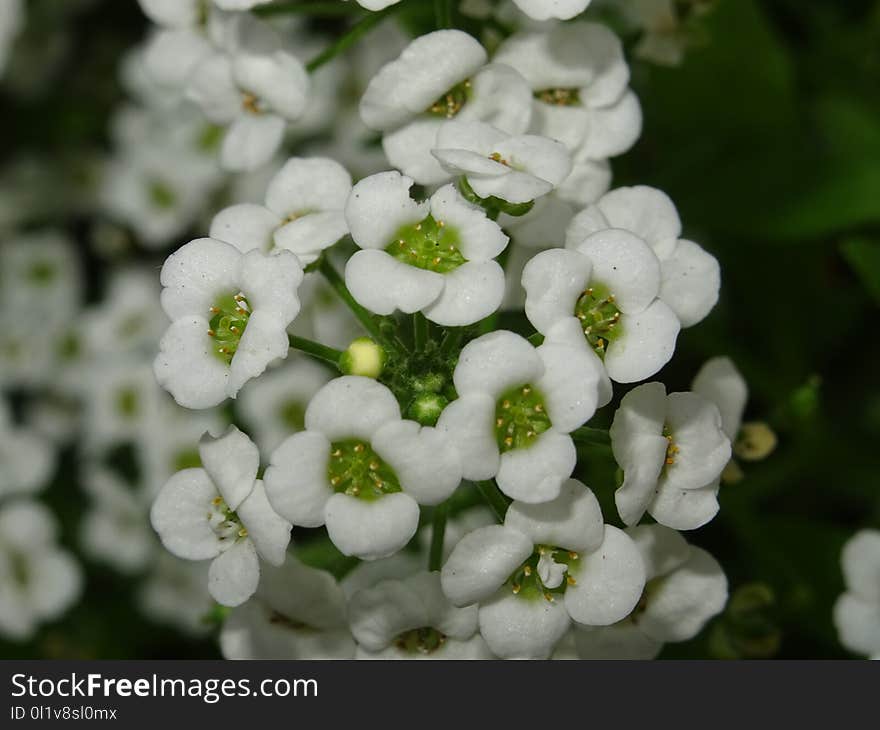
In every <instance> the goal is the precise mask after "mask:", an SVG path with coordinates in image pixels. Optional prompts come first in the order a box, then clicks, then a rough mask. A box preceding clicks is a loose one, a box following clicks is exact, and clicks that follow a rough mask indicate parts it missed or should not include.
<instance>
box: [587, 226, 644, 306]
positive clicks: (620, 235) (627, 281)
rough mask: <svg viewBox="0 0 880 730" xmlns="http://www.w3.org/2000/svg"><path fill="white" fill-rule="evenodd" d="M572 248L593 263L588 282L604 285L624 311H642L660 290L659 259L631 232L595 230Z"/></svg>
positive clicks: (617, 229) (616, 229)
mask: <svg viewBox="0 0 880 730" xmlns="http://www.w3.org/2000/svg"><path fill="white" fill-rule="evenodd" d="M575 250H577V251H579V252H580V253H582V254H583V255H584V256H586V257H587V258H588V259H590V261H591V263H592V264H593V269H592V273H591V274H590V280H591V282H598V283H600V284H604V285H605V286H607V287H608V288H609V289H610V290H611V293H612V294H613V295H614V299H615V304H617V306H618V307H619V308H620V311H621V312H624V313H625V314H630V313H636V312H641V311H643V310H644V309H645V307H647V306H648V305H649V304H651V302H653V301H654V299H655V298H656V297H657V294H658V293H659V292H660V261H659V260H658V259H657V257H656V256H655V255H654V252H653V251H652V250H651V249H650V247H649V246H648V244H646V243H645V242H644V241H642V240H641V239H640V238H637V237H636V236H634V235H633V234H632V233H629V232H627V231H624V230H622V229H619V228H614V229H608V230H604V231H599V232H598V233H594V234H592V235H590V236H588V237H587V238H586V239H585V240H584V241H583V243H580V244H578V246H577V248H576V249H575Z"/></svg>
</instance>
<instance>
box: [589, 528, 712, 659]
mask: <svg viewBox="0 0 880 730" xmlns="http://www.w3.org/2000/svg"><path fill="white" fill-rule="evenodd" d="M627 534H628V535H629V536H630V537H631V538H632V539H633V541H634V542H635V544H636V546H637V547H638V549H639V552H640V553H641V555H642V561H643V562H644V565H645V571H646V577H647V581H648V582H647V584H646V585H645V590H644V593H643V594H642V597H641V599H640V600H639V603H638V605H637V606H636V608H635V610H633V612H632V613H631V614H630V615H629V616H628V617H627V618H625V619H623V620H622V621H620V622H618V623H616V624H613V625H611V626H607V627H602V628H590V629H585V628H584V629H576V630H575V632H574V636H575V642H576V646H577V650H578V654H579V655H580V657H581V659H653V658H654V657H656V656H657V654H659V653H660V650H661V649H662V648H663V644H665V643H671V642H678V641H688V640H689V639H692V638H694V637H695V636H696V635H697V634H698V633H700V631H702V629H703V627H704V626H705V625H706V622H707V621H709V619H710V618H712V617H713V616H715V615H717V614H718V613H720V612H721V610H722V609H723V608H724V605H725V603H726V602H727V577H726V576H725V575H724V571H723V570H722V569H721V566H720V565H719V564H718V561H717V560H715V558H713V557H712V556H711V555H710V554H709V553H707V552H706V551H705V550H703V549H701V548H698V547H695V546H693V545H688V544H687V543H686V542H685V540H684V538H683V537H682V536H681V535H680V534H678V533H677V532H675V530H671V529H669V528H668V527H663V526H662V525H640V526H638V527H633V528H630V529H629V530H627Z"/></svg>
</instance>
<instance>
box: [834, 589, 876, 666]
mask: <svg viewBox="0 0 880 730" xmlns="http://www.w3.org/2000/svg"><path fill="white" fill-rule="evenodd" d="M834 625H835V626H836V627H837V631H838V633H839V635H840V643H841V644H843V645H844V646H845V647H846V648H847V649H849V650H850V651H852V652H855V653H856V654H865V655H870V654H876V653H878V652H880V604H877V603H875V602H868V601H864V600H862V599H861V598H859V597H858V596H855V595H853V594H852V593H844V594H843V595H842V596H840V598H838V599H837V602H836V603H835V604H834Z"/></svg>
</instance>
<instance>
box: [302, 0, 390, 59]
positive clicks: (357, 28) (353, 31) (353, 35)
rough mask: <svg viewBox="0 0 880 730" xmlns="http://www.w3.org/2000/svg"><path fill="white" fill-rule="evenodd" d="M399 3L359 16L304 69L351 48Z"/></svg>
mask: <svg viewBox="0 0 880 730" xmlns="http://www.w3.org/2000/svg"><path fill="white" fill-rule="evenodd" d="M401 5H403V3H398V4H397V5H389V6H388V7H387V8H385V9H384V10H380V11H379V12H378V13H370V14H369V15H367V16H366V17H364V18H361V19H360V20H359V21H358V22H357V23H355V24H354V25H353V26H351V28H349V29H348V32H347V33H345V34H344V35H343V36H341V37H340V38H339V39H337V40H336V42H335V43H333V44H331V45H330V46H328V47H327V48H325V49H324V50H323V51H321V52H320V53H319V54H318V55H317V56H315V57H314V58H313V59H312V60H311V61H309V62H308V63H307V64H306V71H308V72H309V73H311V72H312V71H315V70H316V69H318V68H320V67H321V66H323V65H324V64H325V63H327V62H328V61H332V60H333V59H334V58H336V57H337V56H338V55H340V54H342V53H345V51H347V50H348V49H349V48H351V47H352V46H353V45H354V44H355V43H357V42H358V41H359V40H360V39H361V38H363V37H364V36H365V35H366V34H367V33H369V32H370V31H371V30H372V29H373V28H375V27H376V26H377V25H378V24H379V23H381V22H382V21H383V20H385V18H387V17H388V16H389V15H391V13H393V12H396V11H397V10H398V9H399V8H400V6H401Z"/></svg>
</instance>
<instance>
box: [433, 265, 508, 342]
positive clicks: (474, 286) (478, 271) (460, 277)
mask: <svg viewBox="0 0 880 730" xmlns="http://www.w3.org/2000/svg"><path fill="white" fill-rule="evenodd" d="M443 280H444V287H443V292H442V293H441V294H440V296H439V297H438V298H437V300H436V301H435V302H434V303H433V304H431V305H429V306H428V307H427V308H426V309H425V310H424V314H425V316H426V317H427V318H428V319H430V320H431V321H432V322H436V323H437V324H439V325H442V326H444V327H464V326H466V325H470V324H474V323H475V322H479V321H480V320H481V319H484V318H485V317H488V316H489V315H490V314H492V312H495V311H497V310H498V308H499V307H500V306H501V300H502V299H503V298H504V269H502V268H501V266H500V265H499V264H498V262H496V261H468V262H467V263H464V264H462V265H461V266H459V267H458V268H456V269H454V270H453V271H450V272H449V273H448V274H444V276H443Z"/></svg>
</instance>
